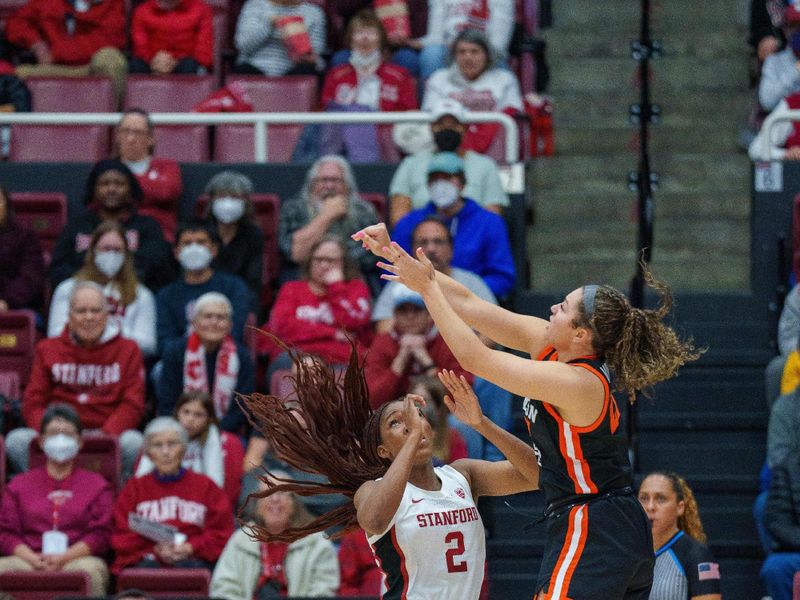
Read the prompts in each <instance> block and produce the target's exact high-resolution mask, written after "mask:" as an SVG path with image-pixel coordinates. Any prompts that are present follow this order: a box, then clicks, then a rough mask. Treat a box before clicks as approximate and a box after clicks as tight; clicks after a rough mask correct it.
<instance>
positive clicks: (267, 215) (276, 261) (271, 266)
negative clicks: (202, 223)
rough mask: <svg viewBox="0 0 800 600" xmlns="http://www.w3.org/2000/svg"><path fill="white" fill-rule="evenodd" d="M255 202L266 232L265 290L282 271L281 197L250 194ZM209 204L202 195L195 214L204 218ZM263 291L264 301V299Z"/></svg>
mask: <svg viewBox="0 0 800 600" xmlns="http://www.w3.org/2000/svg"><path fill="white" fill-rule="evenodd" d="M250 201H251V202H252V203H253V211H254V212H255V215H254V216H255V219H256V222H257V223H258V225H259V227H261V232H262V233H263V234H264V265H263V270H262V281H263V283H264V290H265V291H266V290H268V289H269V287H270V285H271V284H272V282H273V281H275V278H276V277H277V276H278V271H280V268H281V263H280V253H279V251H278V220H279V219H280V212H281V199H280V197H279V196H278V195H277V194H258V193H254V194H251V195H250ZM207 205H208V196H200V197H199V198H198V199H197V202H196V203H195V205H194V214H195V216H196V217H199V218H202V217H203V216H204V215H205V212H206V206H207ZM263 295H264V294H263V293H262V301H263V300H264V298H263Z"/></svg>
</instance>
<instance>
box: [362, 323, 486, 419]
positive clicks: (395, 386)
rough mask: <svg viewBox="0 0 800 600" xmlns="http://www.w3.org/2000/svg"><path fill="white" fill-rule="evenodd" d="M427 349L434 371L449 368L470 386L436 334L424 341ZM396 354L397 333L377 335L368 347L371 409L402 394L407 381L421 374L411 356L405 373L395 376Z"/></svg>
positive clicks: (367, 366) (470, 377)
mask: <svg viewBox="0 0 800 600" xmlns="http://www.w3.org/2000/svg"><path fill="white" fill-rule="evenodd" d="M427 348H428V354H430V356H431V360H433V363H434V364H435V365H436V368H437V369H452V370H453V371H455V373H456V375H464V377H466V378H467V381H469V382H470V383H472V375H471V374H470V373H467V372H466V371H465V370H464V369H462V368H461V365H459V364H458V361H457V360H456V358H455V356H453V353H452V352H450V348H448V347H447V344H445V342H444V339H443V338H442V336H441V335H439V334H438V333H437V334H436V336H435V337H433V338H432V339H430V340H428V344H427ZM399 351H400V344H399V343H398V338H397V334H396V333H394V332H389V333H379V334H378V335H376V336H375V339H374V340H373V342H372V345H371V346H370V347H369V352H368V353H367V358H366V360H365V363H364V366H365V376H366V378H367V386H368V387H369V403H370V406H372V408H378V407H379V406H380V405H381V404H383V403H384V402H389V401H390V400H394V399H396V398H398V397H399V396H401V395H403V394H406V393H407V392H408V390H409V387H410V383H411V378H412V377H414V376H415V375H421V374H422V369H421V365H419V364H418V363H417V362H416V360H415V359H414V357H411V358H410V359H409V360H408V364H407V365H406V370H405V371H404V372H403V374H402V375H397V374H396V373H395V372H394V371H392V361H393V360H394V359H395V357H396V356H397V354H398V353H399Z"/></svg>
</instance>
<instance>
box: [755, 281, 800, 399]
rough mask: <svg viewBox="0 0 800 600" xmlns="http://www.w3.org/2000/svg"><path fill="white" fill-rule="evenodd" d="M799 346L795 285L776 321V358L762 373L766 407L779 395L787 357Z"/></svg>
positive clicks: (799, 299) (799, 300)
mask: <svg viewBox="0 0 800 600" xmlns="http://www.w3.org/2000/svg"><path fill="white" fill-rule="evenodd" d="M798 344H800V284H798V285H795V286H794V287H793V288H792V289H791V290H790V291H789V293H788V294H786V298H785V299H784V302H783V308H782V309H781V316H780V319H779V320H778V352H779V354H778V356H775V357H774V358H773V359H772V360H770V362H769V363H768V364H767V368H766V370H765V371H764V382H765V393H766V398H767V407H768V408H770V409H771V408H772V405H773V403H774V402H775V400H776V398H777V397H778V396H779V395H780V393H781V379H782V377H783V370H784V367H785V366H786V362H787V359H788V356H789V355H790V354H791V353H792V352H794V351H795V350H796V349H797V348H798Z"/></svg>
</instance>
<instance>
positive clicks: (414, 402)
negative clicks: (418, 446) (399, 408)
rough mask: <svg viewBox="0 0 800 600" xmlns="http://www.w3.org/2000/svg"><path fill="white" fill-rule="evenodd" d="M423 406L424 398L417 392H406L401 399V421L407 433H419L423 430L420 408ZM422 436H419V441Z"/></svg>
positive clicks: (423, 418)
mask: <svg viewBox="0 0 800 600" xmlns="http://www.w3.org/2000/svg"><path fill="white" fill-rule="evenodd" d="M424 407H425V398H423V397H422V396H418V395H417V394H406V397H405V398H404V399H403V421H404V423H405V426H406V429H407V430H408V432H409V433H420V434H422V432H423V431H424V429H423V424H424V420H425V417H423V416H422V409H423V408H424ZM421 440H422V438H420V441H421Z"/></svg>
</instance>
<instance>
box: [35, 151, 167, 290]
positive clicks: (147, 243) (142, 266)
mask: <svg viewBox="0 0 800 600" xmlns="http://www.w3.org/2000/svg"><path fill="white" fill-rule="evenodd" d="M141 199H142V188H141V187H139V183H138V182H137V181H136V177H134V175H133V173H131V171H130V169H128V167H126V166H125V164H124V163H122V162H121V161H120V160H117V159H105V160H101V161H100V162H98V163H97V164H95V165H94V167H93V168H92V170H91V172H90V173H89V178H88V179H87V182H86V192H85V197H84V203H85V204H86V208H85V209H84V211H83V212H82V213H81V214H79V215H78V216H77V217H76V218H75V219H72V220H71V221H70V223H69V224H68V225H67V227H66V228H65V229H64V230H63V231H62V232H61V234H60V235H59V237H58V241H57V242H56V245H55V248H53V260H52V262H51V264H50V279H51V280H52V282H53V284H59V283H61V282H62V281H64V280H65V279H66V278H67V277H71V276H72V275H73V274H74V273H75V271H77V270H78V269H80V268H81V267H82V266H83V264H84V260H85V257H86V250H87V249H88V248H89V242H90V240H91V237H92V232H93V231H94V230H95V229H96V228H97V226H98V225H99V224H100V223H102V222H103V221H116V222H118V223H119V224H120V225H122V226H123V227H124V228H125V235H126V237H127V238H128V246H129V247H130V249H131V252H133V258H134V265H135V266H136V275H137V277H138V279H139V281H141V282H142V283H143V284H144V285H145V286H147V287H148V288H150V289H151V290H155V289H158V288H159V287H161V286H162V285H164V284H165V283H167V282H168V281H170V280H171V279H172V277H173V272H172V268H171V263H170V260H169V246H168V245H167V243H166V242H165V241H164V236H163V234H162V233H161V227H159V225H158V223H157V222H156V221H155V220H154V219H152V218H150V217H148V216H145V215H142V214H139V212H138V205H139V203H140V202H141Z"/></svg>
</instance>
